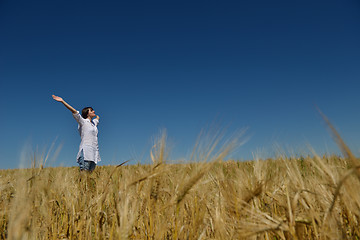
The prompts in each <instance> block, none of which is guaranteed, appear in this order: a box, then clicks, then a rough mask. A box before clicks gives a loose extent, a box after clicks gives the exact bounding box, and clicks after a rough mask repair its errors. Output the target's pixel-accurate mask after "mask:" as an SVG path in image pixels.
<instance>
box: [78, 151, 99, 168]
mask: <svg viewBox="0 0 360 240" xmlns="http://www.w3.org/2000/svg"><path fill="white" fill-rule="evenodd" d="M78 163H79V167H80V171H89V172H92V171H94V169H95V167H96V163H95V162H93V161H86V160H85V159H84V154H83V152H82V151H81V155H80V157H79V158H78Z"/></svg>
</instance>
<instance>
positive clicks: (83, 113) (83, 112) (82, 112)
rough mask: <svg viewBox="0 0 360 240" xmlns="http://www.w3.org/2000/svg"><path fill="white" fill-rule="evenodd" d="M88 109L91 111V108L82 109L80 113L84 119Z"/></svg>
mask: <svg viewBox="0 0 360 240" xmlns="http://www.w3.org/2000/svg"><path fill="white" fill-rule="evenodd" d="M90 109H91V110H93V108H92V107H86V108H83V110H82V111H81V116H82V117H83V118H85V119H86V118H87V117H88V113H89V110H90Z"/></svg>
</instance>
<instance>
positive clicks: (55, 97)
mask: <svg viewBox="0 0 360 240" xmlns="http://www.w3.org/2000/svg"><path fill="white" fill-rule="evenodd" d="M52 98H53V99H54V100H55V101H58V102H63V101H64V100H63V99H62V98H61V97H58V96H55V95H52Z"/></svg>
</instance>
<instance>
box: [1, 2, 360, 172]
mask: <svg viewBox="0 0 360 240" xmlns="http://www.w3.org/2000/svg"><path fill="white" fill-rule="evenodd" d="M359 43H360V3H359V2H358V1H355V0H337V1H332V0H330V1H329V0H327V1H310V0H302V1H285V0H284V1H265V0H259V1H113V2H108V1H36V0H35V1H10V0H2V1H1V2H0V81H1V82H0V84H1V85H0V106H1V115H2V116H1V118H0V123H1V137H0V168H16V167H18V166H19V161H20V155H21V151H22V149H26V147H25V146H28V148H31V149H33V150H36V148H38V149H39V150H38V151H39V152H41V151H42V150H43V149H48V148H49V147H50V145H51V143H52V142H54V140H55V139H56V142H55V145H56V146H59V145H61V144H63V147H62V150H61V152H60V154H59V156H58V158H57V159H56V160H55V161H53V162H51V163H50V165H52V166H59V165H64V166H74V165H76V160H75V156H76V153H77V150H78V145H79V142H80V137H79V135H78V132H77V124H76V122H75V120H74V119H73V118H72V116H71V113H70V112H69V111H68V110H67V109H66V108H65V107H64V106H62V105H61V104H60V103H57V102H55V101H54V100H53V99H52V98H51V94H57V95H59V96H61V97H63V98H64V99H65V100H66V101H67V102H69V103H70V104H71V105H72V106H73V107H75V108H76V109H79V110H81V109H82V108H83V107H85V106H92V107H93V108H94V109H95V111H96V113H97V114H99V115H100V117H101V123H100V125H99V144H100V153H101V156H102V159H103V161H102V162H101V164H102V165H107V164H116V163H119V162H122V161H125V160H126V159H129V158H134V159H135V160H133V161H134V162H148V161H149V151H150V148H151V145H152V138H153V137H154V136H157V135H158V133H159V130H160V129H163V128H166V129H167V132H168V139H169V142H170V144H171V146H172V151H171V157H172V158H174V159H178V158H182V157H185V158H186V157H187V156H188V154H189V153H190V152H191V150H192V147H193V146H194V144H195V142H196V138H197V136H198V134H199V133H200V131H201V129H203V128H205V129H208V126H209V125H211V124H212V123H213V122H216V124H217V125H218V126H221V127H227V132H228V134H231V133H232V132H233V131H235V130H237V129H242V128H248V130H247V134H246V136H247V137H249V140H248V141H247V143H245V144H244V145H243V146H242V147H241V148H240V149H239V150H238V151H237V152H236V154H235V155H236V156H234V157H235V158H238V159H252V156H253V155H252V154H253V153H261V155H262V156H263V157H266V156H272V155H273V154H274V152H275V150H274V144H278V145H279V146H281V147H282V148H284V149H286V150H293V151H294V153H296V154H301V153H302V151H305V150H306V144H310V145H311V146H313V147H314V148H315V150H316V151H317V152H318V153H320V154H321V153H323V152H329V153H333V152H335V153H337V152H338V149H337V147H336V146H335V144H334V143H333V142H332V140H331V137H330V136H329V134H328V132H327V130H326V127H325V126H324V124H323V122H322V120H321V118H320V117H319V115H318V113H317V112H316V109H315V107H314V104H316V105H318V106H319V108H320V109H322V111H323V112H324V113H325V114H326V115H327V116H328V117H329V118H330V119H331V121H332V122H333V123H334V125H335V126H336V127H337V129H338V130H339V131H340V133H341V135H342V136H343V138H344V140H345V141H346V142H347V143H348V145H349V146H350V147H351V149H352V150H353V152H354V153H355V154H356V155H360V138H359V137H360V109H359V106H360V91H359V90H360V81H359V80H360V67H359V66H360V44H359ZM24 151H28V150H24Z"/></svg>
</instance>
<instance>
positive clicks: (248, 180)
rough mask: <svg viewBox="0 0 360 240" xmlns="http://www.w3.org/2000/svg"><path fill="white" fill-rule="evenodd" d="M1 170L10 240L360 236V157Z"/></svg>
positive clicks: (222, 155)
mask: <svg viewBox="0 0 360 240" xmlns="http://www.w3.org/2000/svg"><path fill="white" fill-rule="evenodd" d="M164 139H165V138H162V139H160V140H159V142H158V144H157V145H156V146H154V148H153V149H152V151H151V159H152V161H153V164H149V165H140V164H138V165H123V166H101V167H97V168H96V169H95V171H94V172H93V173H91V174H87V173H84V172H79V170H78V168H77V167H72V168H65V167H57V168H48V167H42V166H41V163H40V164H36V166H35V167H33V168H30V169H17V170H2V171H0V191H1V197H0V238H1V239H359V236H360V232H359V227H358V226H359V216H360V208H359V206H360V191H359V189H360V174H359V171H358V164H357V161H358V160H357V159H356V158H354V157H353V156H352V154H351V152H350V150H348V149H347V148H346V146H345V145H341V144H342V141H341V139H340V138H339V139H338V140H339V146H340V147H341V148H342V150H344V154H345V156H346V157H339V156H321V157H320V156H316V155H315V156H314V157H301V158H291V157H285V156H284V157H279V158H277V159H267V160H256V161H255V160H254V161H247V162H238V161H232V160H227V161H224V159H226V158H227V156H228V154H229V152H230V150H231V148H232V143H227V144H225V145H224V147H221V148H220V150H219V151H213V148H212V147H210V148H205V150H206V151H195V152H194V156H192V159H193V160H196V161H193V162H192V163H178V164H171V163H169V162H170V161H169V159H167V152H166V146H165V145H166V141H165V140H164Z"/></svg>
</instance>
